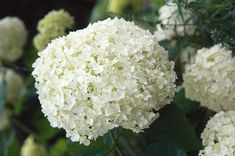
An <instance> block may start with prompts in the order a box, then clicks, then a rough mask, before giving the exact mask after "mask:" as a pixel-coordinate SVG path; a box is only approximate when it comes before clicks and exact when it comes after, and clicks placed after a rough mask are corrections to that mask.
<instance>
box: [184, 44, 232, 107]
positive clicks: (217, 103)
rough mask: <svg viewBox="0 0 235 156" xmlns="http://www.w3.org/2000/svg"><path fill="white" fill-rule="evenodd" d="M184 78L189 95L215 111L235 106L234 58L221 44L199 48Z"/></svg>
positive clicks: (186, 91) (186, 92) (188, 96)
mask: <svg viewBox="0 0 235 156" xmlns="http://www.w3.org/2000/svg"><path fill="white" fill-rule="evenodd" d="M183 79H184V84H183V86H184V88H185V94H186V97H187V98H189V99H191V100H195V101H198V102H200V103H201V105H202V106H205V107H208V108H209V109H211V110H214V111H216V112H219V111H221V110H234V109H235V59H234V58H232V55H231V51H228V50H225V49H224V48H222V47H221V45H220V44H218V45H214V46H213V47H211V48H209V49H207V48H202V49H200V50H198V52H197V54H196V56H195V62H194V63H192V64H190V65H189V66H187V67H186V71H185V73H184V75H183Z"/></svg>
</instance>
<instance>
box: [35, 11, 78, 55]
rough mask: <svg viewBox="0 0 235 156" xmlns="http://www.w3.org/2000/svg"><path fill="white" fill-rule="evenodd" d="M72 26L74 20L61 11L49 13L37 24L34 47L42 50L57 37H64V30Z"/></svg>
mask: <svg viewBox="0 0 235 156" xmlns="http://www.w3.org/2000/svg"><path fill="white" fill-rule="evenodd" d="M73 25H74V18H73V17H72V16H71V15H70V14H69V13H68V12H66V11H64V10H63V9H61V10H58V11H55V10H54V11H51V12H49V13H48V14H47V15H46V16H45V17H44V18H43V19H41V20H40V21H39V22H38V26H37V29H38V31H39V33H38V34H37V35H36V36H35V37H34V46H35V47H36V49H37V50H39V51H41V50H43V49H44V48H45V47H46V46H47V44H48V43H49V42H50V41H51V40H52V39H55V38H57V37H59V36H62V35H65V31H66V29H71V28H72V26H73Z"/></svg>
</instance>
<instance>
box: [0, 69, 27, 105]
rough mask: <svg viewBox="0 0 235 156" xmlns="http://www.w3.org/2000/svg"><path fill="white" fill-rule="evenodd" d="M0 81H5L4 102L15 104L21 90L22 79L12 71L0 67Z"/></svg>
mask: <svg viewBox="0 0 235 156" xmlns="http://www.w3.org/2000/svg"><path fill="white" fill-rule="evenodd" d="M0 68H1V69H0V79H1V80H5V81H6V91H7V92H6V102H9V103H14V102H16V101H17V100H18V99H19V97H20V95H21V91H22V89H23V78H22V77H21V75H20V74H18V73H16V72H15V71H13V70H12V69H5V68H2V67H0Z"/></svg>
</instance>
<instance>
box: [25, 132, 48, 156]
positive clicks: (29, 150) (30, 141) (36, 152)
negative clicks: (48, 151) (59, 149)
mask: <svg viewBox="0 0 235 156" xmlns="http://www.w3.org/2000/svg"><path fill="white" fill-rule="evenodd" d="M44 155H45V149H44V147H43V146H42V145H41V144H38V143H36V142H35V140H34V137H33V136H28V137H27V138H26V140H25V141H24V144H23V145H22V147H21V156H44Z"/></svg>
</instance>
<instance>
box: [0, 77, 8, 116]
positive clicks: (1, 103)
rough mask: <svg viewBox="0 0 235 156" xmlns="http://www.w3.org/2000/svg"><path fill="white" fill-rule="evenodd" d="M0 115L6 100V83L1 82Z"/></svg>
mask: <svg viewBox="0 0 235 156" xmlns="http://www.w3.org/2000/svg"><path fill="white" fill-rule="evenodd" d="M0 83H1V84H0V114H1V113H2V112H3V109H4V105H5V99H6V87H7V84H6V81H5V80H2V82H0Z"/></svg>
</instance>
